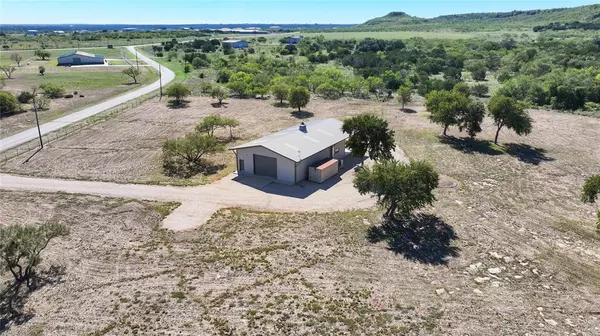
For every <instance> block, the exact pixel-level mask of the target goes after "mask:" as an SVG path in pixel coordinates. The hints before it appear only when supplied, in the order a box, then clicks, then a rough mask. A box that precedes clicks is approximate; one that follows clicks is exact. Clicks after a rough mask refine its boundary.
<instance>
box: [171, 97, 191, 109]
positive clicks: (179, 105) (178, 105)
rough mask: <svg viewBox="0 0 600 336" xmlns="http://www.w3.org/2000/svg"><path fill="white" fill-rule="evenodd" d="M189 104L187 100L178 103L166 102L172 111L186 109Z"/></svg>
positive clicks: (173, 100) (174, 101)
mask: <svg viewBox="0 0 600 336" xmlns="http://www.w3.org/2000/svg"><path fill="white" fill-rule="evenodd" d="M189 103H190V101H189V100H181V101H179V102H178V101H176V100H175V99H171V100H169V101H168V102H167V106H168V107H169V108H172V109H180V108H185V107H187V106H188V104H189Z"/></svg>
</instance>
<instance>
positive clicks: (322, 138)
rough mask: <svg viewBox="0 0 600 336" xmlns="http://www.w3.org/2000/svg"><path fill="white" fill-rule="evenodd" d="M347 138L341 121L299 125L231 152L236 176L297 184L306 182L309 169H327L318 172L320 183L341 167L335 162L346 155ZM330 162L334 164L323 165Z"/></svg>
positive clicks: (313, 122)
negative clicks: (253, 176) (265, 178)
mask: <svg viewBox="0 0 600 336" xmlns="http://www.w3.org/2000/svg"><path fill="white" fill-rule="evenodd" d="M347 138H348V135H347V134H346V133H344V132H343V131H342V122H341V121H339V120H336V119H324V120H315V121H310V122H306V123H301V124H300V125H298V126H293V127H290V128H287V129H284V130H282V131H279V132H277V133H274V134H270V135H267V136H265V137H262V138H260V139H257V140H254V141H251V142H248V143H245V144H243V145H239V146H235V147H232V148H231V149H230V150H232V151H233V152H234V153H235V155H236V162H237V172H238V174H239V175H259V176H266V177H270V178H273V179H275V180H277V181H279V182H282V183H285V184H296V183H298V182H300V181H303V180H306V179H308V178H309V169H314V168H315V166H316V168H317V169H320V170H324V169H325V170H326V171H323V172H319V177H318V179H319V181H316V182H322V181H324V180H325V179H327V178H329V177H331V176H333V175H335V174H337V172H338V170H339V167H340V166H341V164H339V162H337V161H341V160H342V159H344V157H345V156H346V153H345V152H346V149H345V142H346V139H347ZM329 160H336V162H335V163H331V164H328V165H323V163H324V162H328V161H329ZM342 163H343V161H342ZM311 167H312V168H311ZM332 170H334V171H333V172H332ZM311 180H312V179H311Z"/></svg>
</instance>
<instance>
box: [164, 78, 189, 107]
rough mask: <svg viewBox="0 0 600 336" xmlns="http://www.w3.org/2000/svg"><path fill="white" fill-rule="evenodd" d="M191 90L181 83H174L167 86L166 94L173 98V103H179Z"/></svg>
mask: <svg viewBox="0 0 600 336" xmlns="http://www.w3.org/2000/svg"><path fill="white" fill-rule="evenodd" d="M191 93H192V92H191V91H190V88H189V87H187V86H186V85H184V84H181V83H175V84H173V85H171V86H169V87H168V88H167V91H166V95H167V96H168V97H171V98H175V101H174V103H175V105H181V104H182V103H183V99H184V98H185V97H187V96H189V95H190V94H191Z"/></svg>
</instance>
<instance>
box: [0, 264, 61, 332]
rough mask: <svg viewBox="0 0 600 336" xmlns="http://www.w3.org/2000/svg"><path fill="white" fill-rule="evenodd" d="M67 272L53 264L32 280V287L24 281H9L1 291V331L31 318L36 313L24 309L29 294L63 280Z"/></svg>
mask: <svg viewBox="0 0 600 336" xmlns="http://www.w3.org/2000/svg"><path fill="white" fill-rule="evenodd" d="M65 274H66V268H65V267H64V266H51V267H50V268H48V269H47V270H44V271H41V272H39V273H38V274H37V276H36V277H35V278H34V279H33V281H32V285H31V289H29V288H28V287H27V286H26V285H25V284H24V283H21V284H18V283H16V282H14V281H12V280H11V281H7V282H6V283H5V288H4V290H3V291H2V292H0V333H3V332H5V331H7V330H8V329H9V328H10V327H11V326H12V325H21V324H24V323H26V322H27V321H29V320H31V319H32V318H33V317H34V316H35V315H34V314H33V313H32V312H24V311H23V307H24V306H25V304H26V303H27V300H28V298H29V295H31V293H33V292H34V291H36V290H38V289H40V288H42V287H44V286H46V285H56V284H59V283H61V282H63V276H64V275H65Z"/></svg>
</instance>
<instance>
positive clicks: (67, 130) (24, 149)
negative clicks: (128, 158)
mask: <svg viewBox="0 0 600 336" xmlns="http://www.w3.org/2000/svg"><path fill="white" fill-rule="evenodd" d="M158 96H159V92H152V93H149V94H147V95H145V96H142V97H139V98H137V99H134V100H131V101H128V102H126V103H123V104H121V105H119V106H116V107H113V108H111V109H108V110H106V111H103V112H100V113H98V114H96V115H93V116H91V117H88V118H86V119H83V120H81V121H78V122H75V123H72V124H68V125H65V126H63V127H61V128H59V129H57V130H56V131H53V132H50V133H47V134H44V135H42V141H43V143H44V147H45V146H46V145H47V144H49V143H52V142H53V141H57V140H60V139H62V138H65V137H67V136H68V135H71V134H73V133H75V132H78V131H81V130H82V129H84V128H87V127H90V126H92V125H95V124H97V123H100V122H103V121H106V120H109V119H112V118H114V117H116V116H117V115H119V114H120V113H122V112H124V111H127V110H129V109H132V108H135V107H138V106H140V105H141V104H142V103H143V102H145V101H147V100H149V99H152V98H155V97H158ZM39 148H40V141H39V138H38V137H36V138H35V139H34V140H31V141H28V142H26V143H24V144H21V145H19V146H16V147H13V148H11V149H8V150H5V151H3V152H1V153H0V163H5V162H7V161H9V160H11V159H13V158H16V157H18V156H20V155H22V154H24V153H29V152H31V151H32V150H37V149H39Z"/></svg>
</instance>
